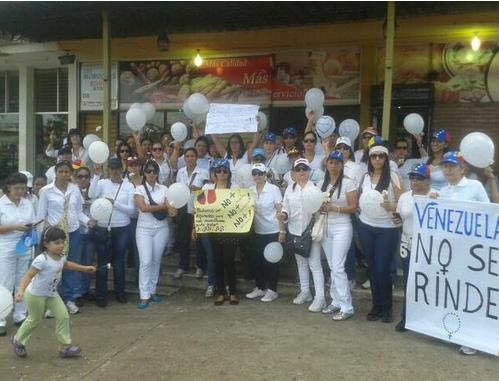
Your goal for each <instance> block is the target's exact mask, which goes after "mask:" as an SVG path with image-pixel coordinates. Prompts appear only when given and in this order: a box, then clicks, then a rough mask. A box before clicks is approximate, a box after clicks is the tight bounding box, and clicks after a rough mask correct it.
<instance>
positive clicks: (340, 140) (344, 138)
mask: <svg viewBox="0 0 499 381" xmlns="http://www.w3.org/2000/svg"><path fill="white" fill-rule="evenodd" d="M338 144H344V145H346V146H349V147H350V148H352V141H351V140H350V138H349V137H348V136H340V137H339V138H338V139H337V140H336V146H335V147H337V146H338Z"/></svg>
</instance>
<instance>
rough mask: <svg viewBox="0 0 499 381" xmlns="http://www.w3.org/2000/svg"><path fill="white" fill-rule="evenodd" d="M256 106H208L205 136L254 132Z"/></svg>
mask: <svg viewBox="0 0 499 381" xmlns="http://www.w3.org/2000/svg"><path fill="white" fill-rule="evenodd" d="M257 113H258V106H256V105H239V104H236V105H233V104H219V103H212V104H210V109H209V111H208V115H207V116H206V128H205V134H207V135H208V134H229V133H245V132H256V131H257V126H258V122H257V121H256V114H257Z"/></svg>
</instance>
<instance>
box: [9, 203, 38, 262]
mask: <svg viewBox="0 0 499 381" xmlns="http://www.w3.org/2000/svg"><path fill="white" fill-rule="evenodd" d="M34 220H35V212H34V209H33V204H32V203H31V201H30V200H28V199H26V198H21V201H20V202H19V205H16V204H14V203H13V202H12V201H11V200H10V198H8V197H7V195H4V196H2V197H1V198H0V225H26V224H31V223H33V222H35V221H34ZM23 234H24V232H21V231H13V232H9V233H3V234H0V256H4V255H7V254H8V255H10V254H12V255H17V254H15V250H16V245H17V242H19V240H20V239H21V237H22V236H23Z"/></svg>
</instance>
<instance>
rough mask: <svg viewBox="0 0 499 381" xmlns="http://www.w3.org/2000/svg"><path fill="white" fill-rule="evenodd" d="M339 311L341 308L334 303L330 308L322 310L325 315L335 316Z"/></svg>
mask: <svg viewBox="0 0 499 381" xmlns="http://www.w3.org/2000/svg"><path fill="white" fill-rule="evenodd" d="M339 310H340V307H338V306H335V305H334V304H333V303H331V304H330V305H329V306H327V307H326V308H323V309H322V313H323V314H334V313H335V312H338V311H339Z"/></svg>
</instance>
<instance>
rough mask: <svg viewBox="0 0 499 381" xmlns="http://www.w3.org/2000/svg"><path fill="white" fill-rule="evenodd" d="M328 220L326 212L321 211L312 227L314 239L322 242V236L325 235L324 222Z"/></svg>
mask: <svg viewBox="0 0 499 381" xmlns="http://www.w3.org/2000/svg"><path fill="white" fill-rule="evenodd" d="M325 222H326V214H325V213H321V214H320V216H319V218H317V220H316V221H315V223H314V227H313V228H312V241H314V242H320V241H322V237H323V236H324V224H325Z"/></svg>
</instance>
